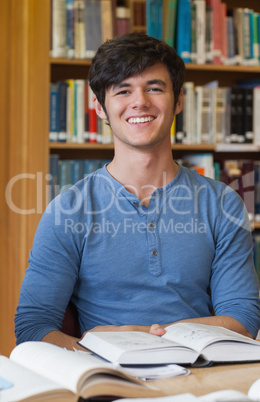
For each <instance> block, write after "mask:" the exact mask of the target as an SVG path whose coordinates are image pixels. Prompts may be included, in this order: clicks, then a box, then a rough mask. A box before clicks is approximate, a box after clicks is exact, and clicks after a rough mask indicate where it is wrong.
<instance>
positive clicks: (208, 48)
mask: <svg viewBox="0 0 260 402" xmlns="http://www.w3.org/2000/svg"><path fill="white" fill-rule="evenodd" d="M213 47H214V44H213V4H212V0H206V33H205V52H206V63H212V61H213Z"/></svg>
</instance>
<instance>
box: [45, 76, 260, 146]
mask: <svg viewBox="0 0 260 402" xmlns="http://www.w3.org/2000/svg"><path fill="white" fill-rule="evenodd" d="M183 90H184V106H183V111H182V112H181V113H180V114H178V115H177V116H176V119H175V121H174V124H173V127H172V132H171V134H172V135H171V140H172V142H173V143H174V142H176V143H183V144H216V143H249V144H256V145H260V115H259V110H260V80H256V81H246V82H244V83H243V82H241V83H238V84H237V85H236V86H232V87H219V86H218V83H217V82H211V83H209V84H207V85H205V86H199V85H195V84H194V83H193V82H185V83H184V86H183ZM92 95H93V92H92V90H91V88H90V86H89V85H88V82H87V81H86V80H83V79H78V80H74V79H69V80H66V81H59V82H56V83H51V85H50V129H49V140H50V141H60V142H74V143H84V142H99V143H103V144H106V143H111V142H112V141H113V138H112V133H111V130H110V126H109V125H108V124H107V122H106V121H104V120H102V119H100V118H99V117H98V116H97V114H96V111H95V109H94V105H93V102H92Z"/></svg>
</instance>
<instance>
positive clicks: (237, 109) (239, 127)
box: [230, 87, 245, 143]
mask: <svg viewBox="0 0 260 402" xmlns="http://www.w3.org/2000/svg"><path fill="white" fill-rule="evenodd" d="M230 98H231V99H230V101H231V116H230V118H231V127H230V130H231V131H230V141H231V143H243V142H245V136H244V109H243V108H244V95H243V89H242V88H239V87H232V88H231V95H230Z"/></svg>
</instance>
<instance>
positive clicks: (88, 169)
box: [49, 154, 111, 200]
mask: <svg viewBox="0 0 260 402" xmlns="http://www.w3.org/2000/svg"><path fill="white" fill-rule="evenodd" d="M110 161H111V160H110V159H60V157H59V155H57V154H53V155H50V158H49V171H50V181H49V199H50V200H52V199H53V198H54V197H56V196H57V195H58V194H59V193H60V192H61V191H64V190H66V189H68V188H70V187H71V186H72V185H73V184H75V183H77V182H78V181H79V180H81V179H83V178H84V177H86V176H87V175H89V174H90V173H92V172H95V171H96V170H97V169H99V168H101V167H103V166H104V165H105V164H106V163H109V162H110Z"/></svg>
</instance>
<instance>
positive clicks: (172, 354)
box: [79, 323, 260, 365]
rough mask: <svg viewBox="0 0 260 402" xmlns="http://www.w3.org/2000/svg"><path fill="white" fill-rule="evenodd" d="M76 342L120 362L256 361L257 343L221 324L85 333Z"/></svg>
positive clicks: (259, 358)
mask: <svg viewBox="0 0 260 402" xmlns="http://www.w3.org/2000/svg"><path fill="white" fill-rule="evenodd" d="M79 344H80V345H81V346H83V347H84V348H86V349H89V350H91V351H92V352H94V353H95V354H97V355H100V356H102V357H103V358H104V359H106V360H108V361H110V362H113V363H119V364H122V365H131V364H132V365H137V364H169V363H178V364H192V363H194V362H195V361H196V360H197V359H198V358H199V357H200V358H202V359H205V360H208V361H213V362H238V361H260V342H258V341H255V340H253V339H251V338H248V337H246V336H243V335H240V334H238V333H236V332H233V331H230V330H227V329H225V328H222V327H215V326H211V325H202V324H193V323H179V324H173V325H170V326H168V327H167V328H166V334H165V335H163V336H162V337H158V336H155V335H151V334H148V333H145V332H88V333H87V334H86V335H85V336H84V338H83V339H82V340H80V341H79Z"/></svg>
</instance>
